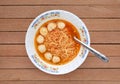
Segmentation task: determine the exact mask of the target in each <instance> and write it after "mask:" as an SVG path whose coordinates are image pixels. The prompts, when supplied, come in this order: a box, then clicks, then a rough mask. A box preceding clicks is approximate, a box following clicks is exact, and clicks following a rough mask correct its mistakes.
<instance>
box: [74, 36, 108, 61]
mask: <svg viewBox="0 0 120 84" xmlns="http://www.w3.org/2000/svg"><path fill="white" fill-rule="evenodd" d="M73 38H74V40H75V41H77V42H78V43H80V44H82V45H83V46H84V47H85V48H87V49H88V50H89V51H90V52H91V53H93V54H94V55H95V56H97V57H98V58H99V59H101V60H102V61H104V62H108V61H109V59H108V58H107V57H106V56H105V55H104V54H102V53H100V52H98V51H97V50H95V49H93V48H92V47H90V46H88V45H86V44H85V43H83V42H82V41H80V40H79V39H78V38H76V37H75V36H74V37H73Z"/></svg>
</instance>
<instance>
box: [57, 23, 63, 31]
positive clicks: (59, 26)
mask: <svg viewBox="0 0 120 84" xmlns="http://www.w3.org/2000/svg"><path fill="white" fill-rule="evenodd" d="M57 26H58V28H59V29H63V28H65V23H64V22H58V23H57Z"/></svg>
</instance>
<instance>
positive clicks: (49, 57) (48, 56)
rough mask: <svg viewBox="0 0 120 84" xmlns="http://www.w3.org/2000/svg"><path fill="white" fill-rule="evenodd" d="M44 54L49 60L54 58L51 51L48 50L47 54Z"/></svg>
mask: <svg viewBox="0 0 120 84" xmlns="http://www.w3.org/2000/svg"><path fill="white" fill-rule="evenodd" d="M44 56H45V58H46V59H47V60H49V61H50V60H52V54H51V53H49V52H46V53H45V54H44Z"/></svg>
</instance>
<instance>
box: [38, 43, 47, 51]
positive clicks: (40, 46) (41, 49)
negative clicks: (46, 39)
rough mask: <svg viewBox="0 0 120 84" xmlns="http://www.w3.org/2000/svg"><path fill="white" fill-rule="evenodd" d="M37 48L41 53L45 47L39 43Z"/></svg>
mask: <svg viewBox="0 0 120 84" xmlns="http://www.w3.org/2000/svg"><path fill="white" fill-rule="evenodd" d="M38 50H39V51H40V52H41V53H44V52H45V51H46V47H45V45H43V44H41V45H39V46H38Z"/></svg>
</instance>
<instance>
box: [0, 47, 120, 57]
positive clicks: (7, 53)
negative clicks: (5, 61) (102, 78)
mask: <svg viewBox="0 0 120 84" xmlns="http://www.w3.org/2000/svg"><path fill="white" fill-rule="evenodd" d="M92 47H93V48H95V49H96V50H98V51H100V52H102V53H104V54H105V55H107V56H109V57H112V56H113V57H117V56H120V45H92ZM25 56H27V53H26V50H25V46H24V45H0V57H25ZM89 56H93V55H92V54H89Z"/></svg>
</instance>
